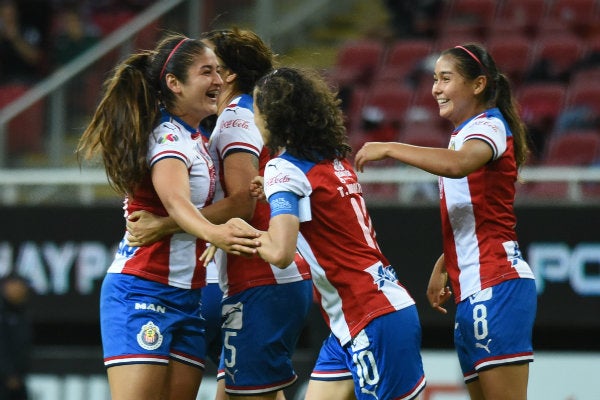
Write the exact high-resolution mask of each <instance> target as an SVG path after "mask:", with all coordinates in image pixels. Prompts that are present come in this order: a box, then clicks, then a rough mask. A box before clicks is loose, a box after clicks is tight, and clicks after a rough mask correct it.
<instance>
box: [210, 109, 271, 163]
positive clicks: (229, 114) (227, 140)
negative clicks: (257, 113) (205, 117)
mask: <svg viewBox="0 0 600 400" xmlns="http://www.w3.org/2000/svg"><path fill="white" fill-rule="evenodd" d="M215 133H216V134H215ZM215 133H213V135H212V136H211V139H210V141H211V148H215V149H216V151H217V153H218V156H219V158H220V159H222V160H224V159H225V157H227V156H228V155H229V154H231V153H235V152H247V153H251V154H254V155H255V156H256V157H259V155H260V152H261V150H262V148H263V140H262V136H261V135H260V131H259V130H258V128H257V127H256V125H255V124H254V115H253V114H252V112H251V111H250V110H247V109H245V108H242V107H233V108H227V109H225V110H224V111H223V113H222V114H221V115H220V116H219V119H218V121H217V126H216V130H215Z"/></svg>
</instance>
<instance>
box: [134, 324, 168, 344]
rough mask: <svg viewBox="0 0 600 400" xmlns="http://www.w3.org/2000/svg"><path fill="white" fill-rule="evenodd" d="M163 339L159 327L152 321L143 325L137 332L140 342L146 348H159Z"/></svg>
mask: <svg viewBox="0 0 600 400" xmlns="http://www.w3.org/2000/svg"><path fill="white" fill-rule="evenodd" d="M162 341H163V335H162V334H161V333H160V329H159V327H158V326H156V325H154V323H153V322H152V321H148V323H147V324H145V325H143V326H142V329H140V332H139V333H138V334H137V342H138V344H139V345H140V346H141V347H142V348H143V349H146V350H156V349H158V348H159V347H160V345H161V344H162Z"/></svg>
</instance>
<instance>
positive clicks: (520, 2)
mask: <svg viewBox="0 0 600 400" xmlns="http://www.w3.org/2000/svg"><path fill="white" fill-rule="evenodd" d="M548 3H549V2H548V1H546V0H504V1H502V4H501V6H500V9H499V10H498V13H497V16H496V19H495V20H494V22H493V25H494V26H495V25H504V26H511V27H512V28H513V29H515V32H516V30H519V31H520V32H521V33H524V34H526V35H529V36H530V37H531V36H533V35H534V34H535V32H537V29H538V24H539V23H540V22H541V21H542V19H543V18H544V16H545V15H546V10H547V5H548Z"/></svg>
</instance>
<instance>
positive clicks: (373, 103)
mask: <svg viewBox="0 0 600 400" xmlns="http://www.w3.org/2000/svg"><path fill="white" fill-rule="evenodd" d="M412 95H413V92H412V89H410V88H409V87H407V86H405V85H389V84H379V85H374V86H372V87H371V88H370V89H369V91H368V93H367V96H366V99H365V102H364V107H374V108H377V109H379V110H380V111H381V112H382V113H383V115H382V118H383V123H385V124H392V125H399V124H401V123H402V121H404V114H405V113H406V111H407V109H408V107H409V106H410V105H411V103H412Z"/></svg>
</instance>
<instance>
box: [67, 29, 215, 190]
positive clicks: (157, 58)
mask: <svg viewBox="0 0 600 400" xmlns="http://www.w3.org/2000/svg"><path fill="white" fill-rule="evenodd" d="M206 49H207V46H206V45H205V44H204V43H203V42H202V41H201V40H199V39H189V38H187V37H185V36H182V35H179V34H168V35H167V36H166V37H165V38H163V39H162V40H161V41H160V42H159V43H158V45H157V47H156V48H155V49H154V50H147V51H142V52H139V53H136V54H132V55H130V56H129V57H128V58H127V59H125V60H124V61H123V62H121V63H120V64H118V65H117V66H116V67H115V69H114V71H113V74H112V76H110V77H109V78H108V79H107V80H106V81H105V82H104V94H103V97H102V99H101V101H100V104H99V105H98V107H97V108H96V111H95V113H94V115H93V117H92V120H91V122H90V123H89V125H88V126H87V128H86V130H85V131H84V132H83V134H82V136H81V138H80V140H79V144H78V147H77V155H78V157H79V160H80V163H81V161H82V157H83V158H84V159H92V158H93V157H94V156H95V155H96V154H97V153H100V154H101V156H102V161H103V163H104V168H105V169H106V175H107V176H108V179H109V182H110V184H111V186H112V187H113V188H114V189H115V190H116V191H117V192H118V193H120V194H132V193H133V192H134V191H135V188H136V187H137V185H138V184H140V183H141V182H142V180H143V178H144V177H145V176H146V175H147V174H148V172H149V169H148V164H147V162H146V156H147V153H148V139H149V135H150V133H151V132H152V130H153V129H154V127H155V126H156V124H157V121H158V118H159V115H160V113H159V105H161V104H162V106H164V107H165V108H166V109H167V110H171V109H173V108H174V106H175V95H174V93H173V92H172V91H171V90H170V89H169V88H168V87H167V83H166V79H165V76H166V75H167V74H173V75H175V76H176V77H177V78H178V79H179V80H180V81H182V82H184V83H185V82H186V80H187V78H188V76H187V75H188V69H189V67H190V66H191V65H192V64H193V62H194V61H195V60H196V59H197V57H198V56H199V55H202V54H203V53H204V52H205V51H206Z"/></svg>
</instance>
